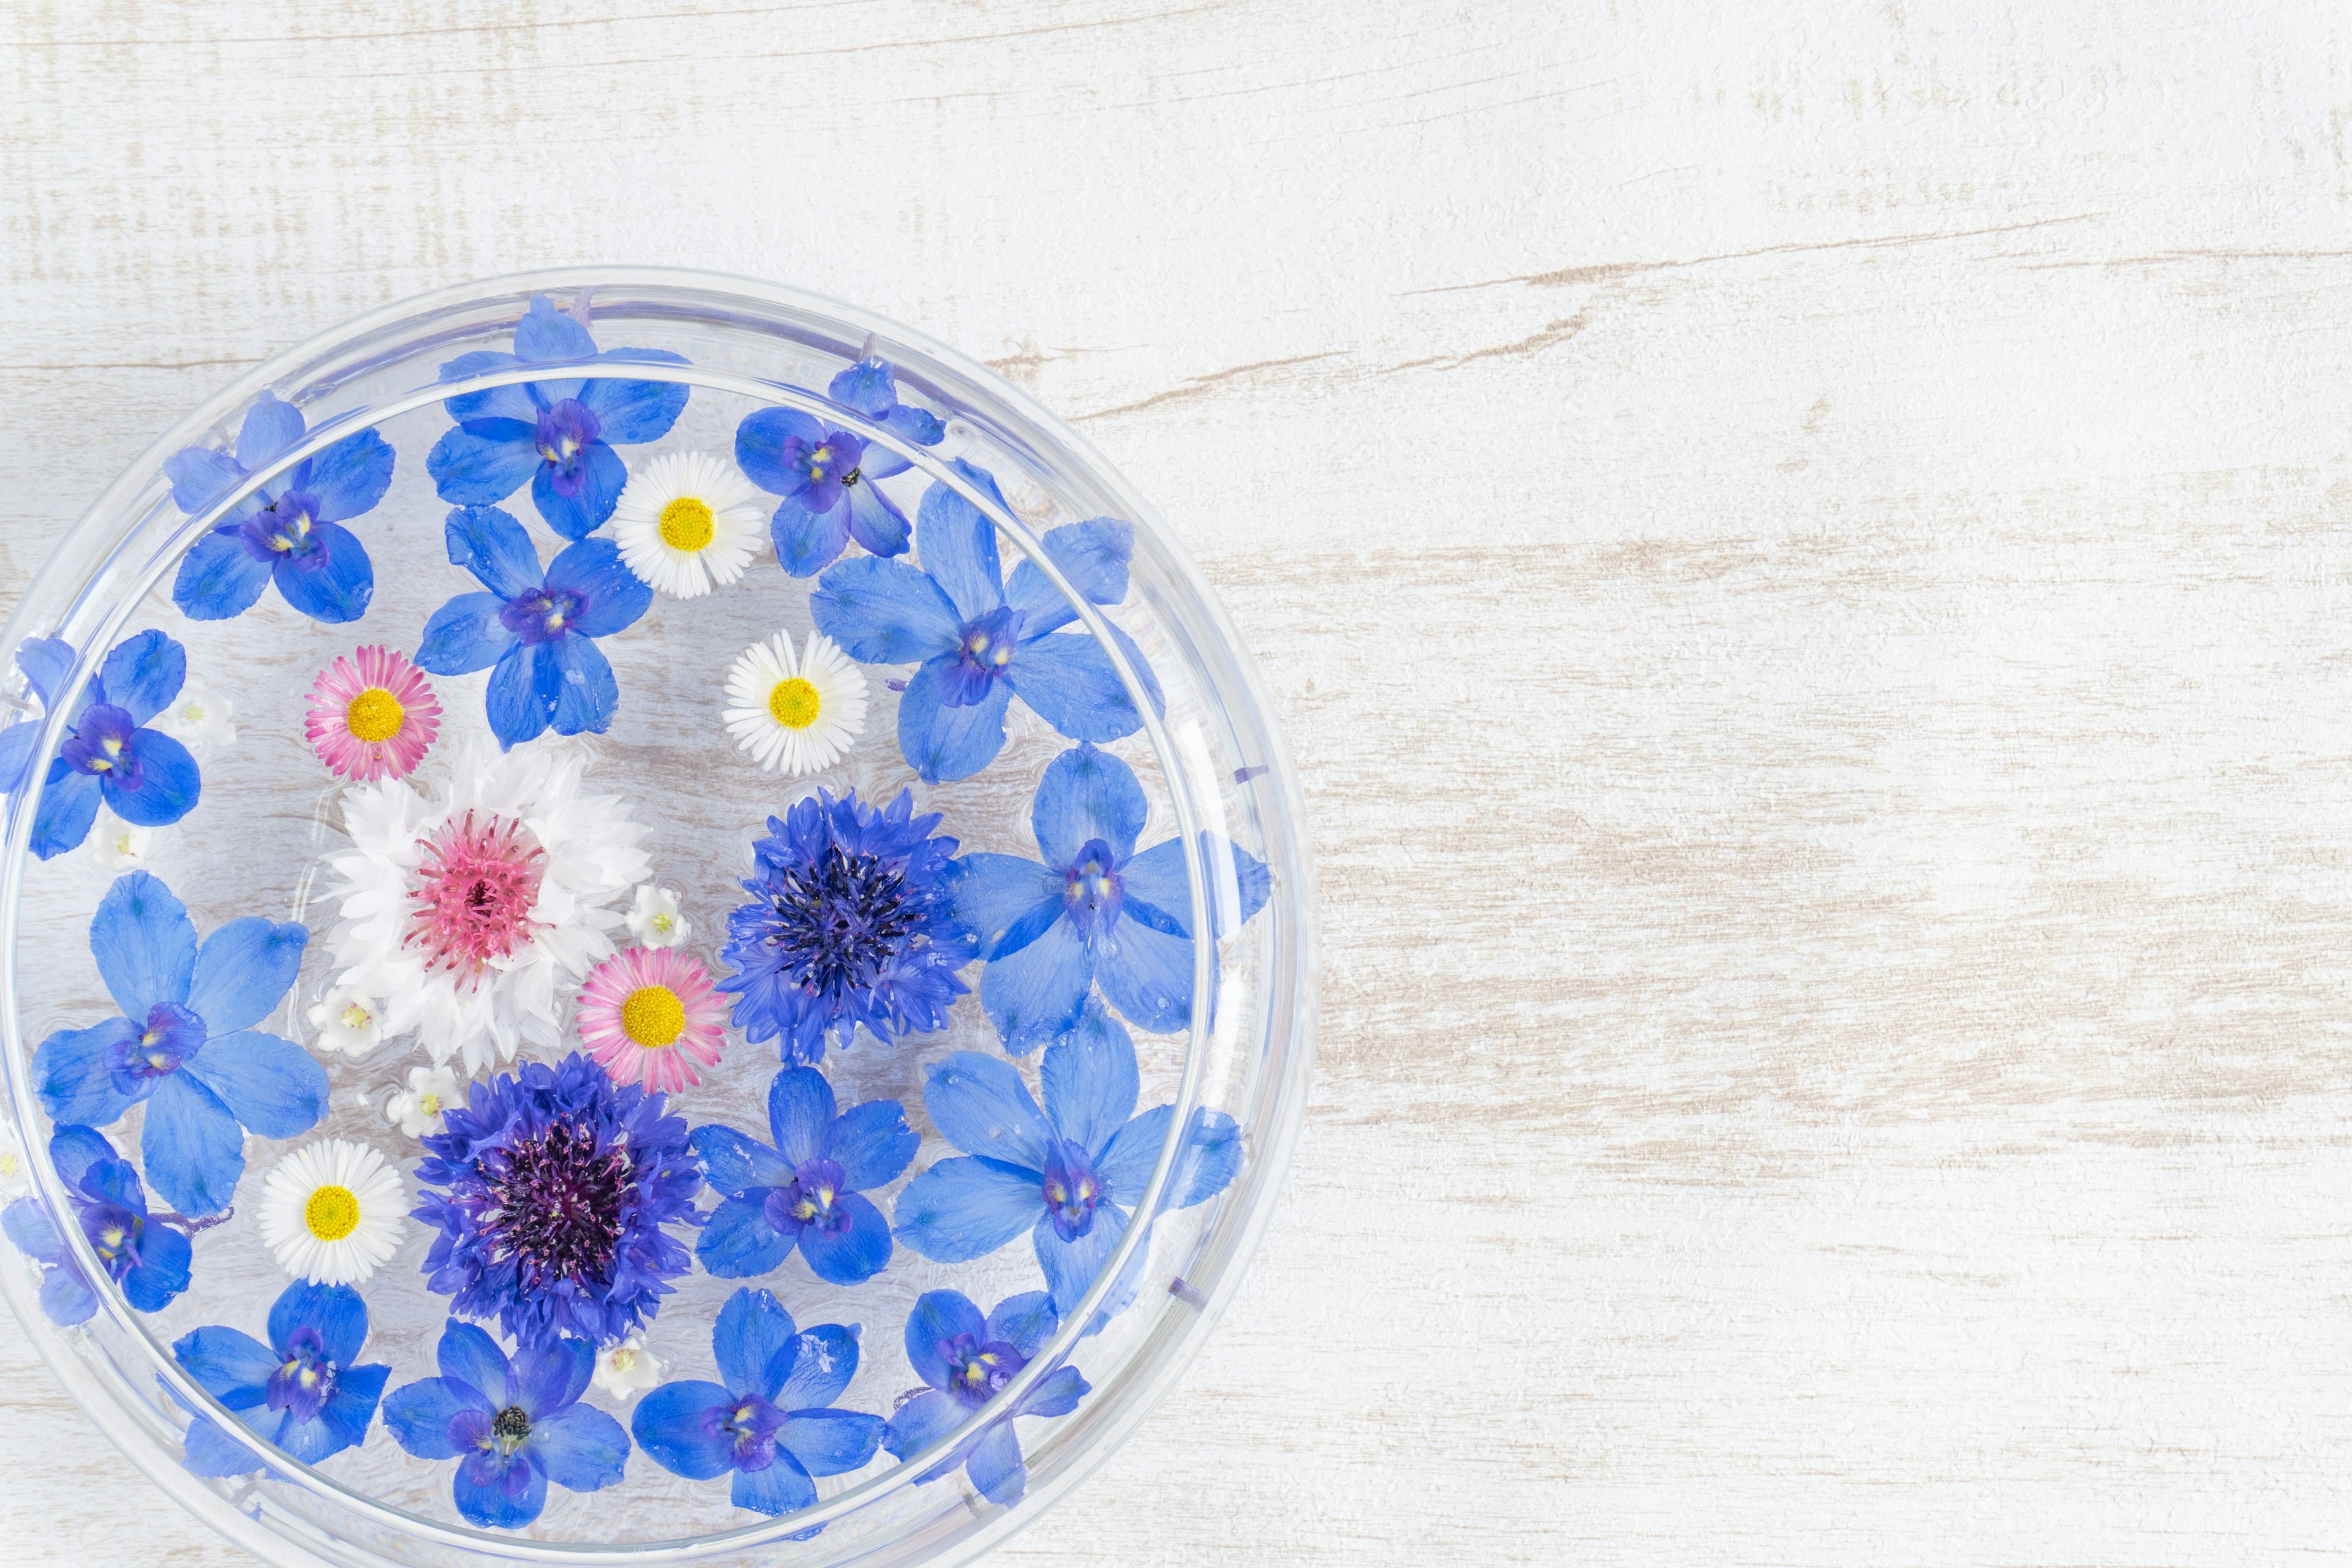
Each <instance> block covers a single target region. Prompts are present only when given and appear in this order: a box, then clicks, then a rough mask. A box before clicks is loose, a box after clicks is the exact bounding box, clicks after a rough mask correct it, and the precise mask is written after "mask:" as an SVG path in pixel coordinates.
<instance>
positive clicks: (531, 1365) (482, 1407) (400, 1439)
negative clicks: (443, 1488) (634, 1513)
mask: <svg viewBox="0 0 2352 1568" xmlns="http://www.w3.org/2000/svg"><path fill="white" fill-rule="evenodd" d="M438 1363H439V1365H440V1368H441V1375H440V1376H438V1377H428V1378H425V1379H424V1380H423V1381H422V1382H419V1383H412V1384H407V1385H406V1386H405V1387H403V1388H397V1389H394V1391H393V1394H392V1397H391V1398H389V1399H387V1400H385V1401H384V1402H383V1424H384V1426H385V1428H386V1429H387V1430H389V1431H390V1432H391V1433H392V1436H393V1441H394V1442H396V1443H398V1444H399V1445H400V1446H401V1447H403V1448H405V1449H407V1450H408V1452H409V1453H411V1454H413V1455H415V1457H416V1458H420V1459H456V1460H457V1461H458V1463H457V1475H456V1477H455V1478H454V1479H452V1480H451V1482H450V1493H451V1496H452V1497H453V1498H454V1499H455V1500H456V1502H457V1514H458V1517H459V1518H461V1519H463V1520H464V1521H466V1522H467V1524H472V1525H478V1526H479V1527H481V1528H482V1529H485V1530H520V1529H521V1528H522V1527H523V1526H524V1525H527V1524H529V1523H530V1521H533V1520H535V1519H537V1518H538V1517H539V1515H540V1510H542V1509H544V1508H546V1506H547V1483H548V1482H550V1481H553V1482H554V1483H555V1484H556V1485H557V1486H559V1487H562V1488H564V1489H566V1490H569V1491H575V1492H593V1491H602V1490H603V1489H604V1488H606V1487H609V1486H611V1485H612V1484H613V1483H614V1481H617V1480H619V1479H621V1471H622V1469H623V1468H624V1467H625V1465H626V1464H627V1463H628V1458H629V1435H628V1434H627V1433H626V1432H624V1431H623V1430H622V1429H621V1424H620V1423H619V1422H618V1421H615V1420H614V1419H613V1418H612V1417H611V1416H610V1415H605V1414H604V1412H603V1411H601V1410H598V1409H596V1408H595V1407H594V1406H593V1405H583V1404H581V1403H580V1396H581V1395H582V1394H585V1393H586V1392H587V1391H588V1380H589V1379H590V1378H591V1377H593V1375H595V1371H596V1353H595V1352H593V1351H592V1350H590V1349H589V1348H588V1347H587V1346H586V1345H585V1344H583V1343H582V1342H580V1341H578V1340H551V1341H550V1342H547V1343H546V1344H544V1345H541V1346H540V1347H539V1348H538V1349H536V1350H533V1349H530V1348H529V1347H522V1348H519V1349H517V1350H516V1352H515V1354H514V1359H513V1360H511V1361H509V1360H508V1359H507V1356H506V1353H505V1352H502V1351H500V1350H499V1346H498V1342H497V1341H495V1340H493V1339H491V1338H490V1336H489V1335H488V1334H486V1333H484V1332H483V1331H481V1330H479V1329H478V1328H476V1327H475V1326H474V1325H473V1324H471V1323H461V1322H458V1321H457V1320H455V1319H452V1320H450V1321H449V1323H448V1325H447V1326H446V1328H444V1329H443V1330H442V1331H441V1344H440V1347H439V1351H438Z"/></svg>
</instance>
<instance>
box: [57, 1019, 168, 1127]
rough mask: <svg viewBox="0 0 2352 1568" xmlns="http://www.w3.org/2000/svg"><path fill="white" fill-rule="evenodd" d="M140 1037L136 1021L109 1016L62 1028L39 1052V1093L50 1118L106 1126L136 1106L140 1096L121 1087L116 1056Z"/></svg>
mask: <svg viewBox="0 0 2352 1568" xmlns="http://www.w3.org/2000/svg"><path fill="white" fill-rule="evenodd" d="M141 1016H142V1017H143V1016H145V1015H144V1014H143V1013H142V1015H141ZM138 1036H139V1026H138V1025H136V1024H134V1023H132V1022H131V1020H130V1019H128V1018H109V1019H108V1020H107V1021H106V1022H105V1023H103V1024H96V1025H92V1026H90V1027H89V1028H87V1029H59V1030H58V1032H57V1033H55V1034H53V1035H51V1036H50V1037H48V1038H47V1039H46V1040H43V1041H42V1042H41V1046H40V1048H39V1049H38V1050H37V1051H35V1052H34V1053H33V1092H34V1093H36V1094H37V1095H39V1096H40V1097H41V1109H42V1110H46V1111H47V1112H48V1113H49V1119H50V1120H51V1121H57V1122H60V1123H78V1124H79V1125H81V1126H85V1127H104V1126H107V1125H109V1124H110V1123H111V1122H113V1121H115V1120H117V1119H118V1118H120V1117H121V1114H122V1113H123V1112H124V1111H126V1110H130V1109H131V1106H132V1105H133V1104H134V1103H135V1102H136V1100H137V1099H138V1097H137V1096H135V1095H131V1094H126V1093H124V1092H123V1091H122V1090H121V1089H118V1088H116V1087H115V1082H114V1074H113V1071H112V1070H111V1069H112V1061H111V1058H112V1056H113V1053H114V1051H115V1049H116V1047H120V1046H122V1045H125V1044H127V1043H128V1042H130V1041H131V1040H133V1039H136V1038H137V1037H138Z"/></svg>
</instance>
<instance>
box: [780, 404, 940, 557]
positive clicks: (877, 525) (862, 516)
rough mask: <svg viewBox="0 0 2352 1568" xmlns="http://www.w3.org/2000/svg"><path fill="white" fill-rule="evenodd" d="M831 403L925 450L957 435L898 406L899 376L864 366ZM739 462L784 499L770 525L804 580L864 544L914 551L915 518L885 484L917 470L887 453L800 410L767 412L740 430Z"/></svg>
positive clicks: (884, 551)
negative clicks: (911, 524)
mask: <svg viewBox="0 0 2352 1568" xmlns="http://www.w3.org/2000/svg"><path fill="white" fill-rule="evenodd" d="M827 395H829V396H830V397H832V399H833V400H834V401H835V403H838V404H840V405H842V406H843V407H845V408H849V409H853V410H855V411H856V412H857V413H859V414H863V415H864V416H866V417H867V418H868V419H871V420H872V421H874V422H875V423H876V424H877V425H882V426H887V427H888V428H890V429H891V430H894V431H896V432H897V433H898V434H899V435H900V436H903V437H906V438H907V439H908V440H909V441H912V442H914V443H915V444H917V445H918V446H922V447H936V446H938V445H939V444H940V438H941V437H944V436H945V435H946V434H947V427H946V426H943V425H941V424H940V421H939V416H937V415H934V414H929V413H926V412H925V411H923V410H922V409H920V408H909V407H908V406H907V405H904V404H902V403H900V402H899V401H898V382H897V381H896V380H895V379H894V378H893V377H892V375H891V374H890V367H889V366H888V365H887V364H885V363H882V361H880V360H878V359H875V358H871V357H869V358H866V359H864V360H860V361H859V362H858V363H856V364H854V365H851V366H850V367H849V368H848V369H847V370H845V371H843V372H842V373H841V374H839V375H836V376H835V377H834V378H833V385H832V386H831V387H829V388H828V389H827ZM735 462H736V465H737V467H739V468H741V469H742V470H743V472H744V474H745V475H746V476H747V477H748V478H749V479H751V482H752V483H753V484H755V485H758V486H759V487H760V488H761V489H763V490H767V491H769V492H770V493H771V494H774V495H780V496H782V497H783V498H784V499H783V502H782V505H780V506H778V507H777V508H776V515H775V516H774V517H773V518H772V519H771V520H770V521H769V524H768V531H769V533H770V534H771V536H772V537H773V538H774V540H775V542H776V559H777V561H778V562H780V563H782V566H783V568H784V570H785V571H786V572H789V573H791V574H793V576H795V577H814V576H815V575H816V574H818V573H819V572H822V571H824V569H825V567H827V566H829V565H831V564H832V563H833V560H834V558H835V556H837V555H839V554H840V553H841V552H842V549H843V547H844V546H845V545H847V544H848V542H850V541H851V540H852V539H855V540H856V541H857V542H858V543H860V544H862V545H864V546H865V547H866V549H867V550H868V551H869V552H872V553H874V554H876V555H896V554H898V553H899V552H901V551H903V550H905V549H906V548H907V514H906V513H904V512H902V511H900V510H898V503H897V502H895V501H893V500H891V499H890V498H889V497H888V496H886V495H884V494H883V493H882V490H881V488H880V487H879V486H877V485H876V484H875V483H874V481H875V480H876V479H888V478H890V477H891V476H892V475H893V474H903V473H905V472H906V471H907V468H908V463H907V459H906V458H903V457H901V456H899V455H898V453H897V452H894V451H892V450H891V449H890V448H889V447H882V446H875V447H868V446H867V445H866V442H865V441H864V440H863V439H861V438H860V437H856V436H853V435H851V434H850V433H849V432H848V431H846V430H836V429H835V428H833V427H832V426H828V425H825V424H823V423H821V422H819V421H818V420H816V419H814V418H812V417H810V416H808V415H805V414H803V413H801V412H800V411H799V410H797V409H792V408H762V409H761V410H760V411H759V412H757V413H755V414H750V415H746V416H744V419H743V422H742V423H741V424H740V425H738V426H736V427H735Z"/></svg>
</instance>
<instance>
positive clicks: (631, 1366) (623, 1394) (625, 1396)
mask: <svg viewBox="0 0 2352 1568" xmlns="http://www.w3.org/2000/svg"><path fill="white" fill-rule="evenodd" d="M661 1375H662V1363H660V1361H659V1360H657V1359H656V1357H655V1355H654V1353H653V1352H651V1351H649V1350H647V1349H646V1336H645V1335H643V1334H640V1333H632V1334H631V1335H629V1337H628V1338H627V1339H625V1340H623V1341H622V1342H620V1343H619V1344H616V1345H607V1346H605V1347H604V1349H603V1350H601V1351H598V1352H596V1376H595V1383H596V1391H597V1392H598V1393H600V1394H605V1395H607V1396H609V1397H611V1398H614V1399H617V1400H620V1401H621V1402H622V1403H623V1404H626V1403H627V1402H628V1401H630V1400H632V1399H635V1397H636V1396H637V1395H638V1394H643V1393H644V1392H645V1391H646V1389H648V1388H651V1387H652V1386H653V1385H654V1384H656V1383H659V1382H660V1381H661Z"/></svg>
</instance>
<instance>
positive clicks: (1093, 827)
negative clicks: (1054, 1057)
mask: <svg viewBox="0 0 2352 1568" xmlns="http://www.w3.org/2000/svg"><path fill="white" fill-rule="evenodd" d="M1149 811H1150V807H1149V805H1147V804H1146V802H1145V800H1144V795H1143V785H1142V784H1139V783H1138V782H1137V780H1136V776H1135V770H1134V769H1133V768H1130V767H1129V766H1128V765H1127V764H1126V763H1123V762H1121V761H1119V759H1118V758H1117V757H1115V756H1112V755H1111V754H1110V753H1109V752H1100V751H1097V750H1096V749H1095V748H1094V747H1092V746H1075V747H1073V748H1071V749H1070V750H1069V751H1066V752H1063V753H1062V754H1061V755H1060V756H1058V757H1055V759H1054V760H1053V762H1052V763H1049V764H1048V765H1047V766H1046V769H1045V776H1044V777H1043V778H1041V779H1039V780H1038V782H1037V795H1036V798H1035V799H1034V801H1033V802H1032V803H1031V805H1030V812H1029V825H1030V827H1031V828H1032V830H1033V831H1034V832H1035V834H1036V836H1037V847H1038V848H1039V849H1041V850H1043V851H1044V852H1045V859H1044V861H1043V862H1042V863H1040V862H1038V861H1035V860H1028V859H1024V858H1022V857H1020V856H1018V855H967V856H965V857H964V858H962V859H961V860H958V861H957V862H956V863H955V865H954V866H953V867H952V868H950V871H949V873H948V886H949V889H950V896H951V898H952V900H953V901H954V904H955V909H956V914H957V916H958V918H959V919H961V921H963V922H964V924H965V925H966V926H968V927H970V928H971V930H972V931H976V932H978V933H979V934H980V937H981V943H982V945H981V956H982V958H984V959H986V960H988V967H987V969H986V970H985V971H983V972H982V975H981V982H980V1000H981V1005H982V1006H983V1007H985V1008H986V1009H987V1010H988V1016H989V1018H990V1020H991V1021H992V1022H993V1023H994V1024H995V1025H996V1028H997V1032H998V1033H999V1034H1000V1035H1002V1036H1003V1038H1004V1048H1005V1049H1006V1050H1008V1051H1010V1052H1012V1053H1013V1055H1015V1056H1021V1055H1024V1054H1026V1053H1027V1052H1029V1051H1030V1050H1033V1049H1034V1048H1035V1047H1037V1046H1038V1045H1040V1044H1042V1043H1043V1042H1045V1041H1046V1040H1049V1039H1052V1038H1053V1037H1055V1036H1056V1035H1058V1034H1060V1033H1061V1032H1062V1031H1063V1030H1065V1029H1067V1028H1069V1027H1070V1026H1071V1025H1072V1024H1073V1023H1074V1022H1075V1021H1076V1018H1077V1016H1078V1011H1079V1009H1080V1008H1081V1007H1082V1006H1083V1005H1085V1003H1086V999H1087V992H1088V989H1089V988H1090V987H1091V986H1093V985H1096V984H1100V985H1101V986H1102V991H1103V994H1104V995H1105V996H1107V997H1108V998H1109V1000H1110V1005H1112V1006H1113V1007H1115V1008H1117V1009H1118V1012H1119V1013H1120V1014H1122V1015H1123V1016H1126V1017H1127V1019H1128V1020H1129V1022H1131V1023H1133V1024H1134V1025H1135V1026H1137V1027H1139V1028H1142V1029H1148V1030H1150V1032H1151V1033H1153V1034H1155V1035H1170V1034H1174V1033H1176V1032H1178V1031H1179V1030H1181V1029H1183V1028H1185V1027H1187V1026H1190V1024H1191V1023H1192V884H1191V883H1190V881H1189V880H1188V879H1186V877H1185V874H1184V846H1183V843H1182V841H1181V840H1180V839H1174V838H1171V839H1169V840H1168V841H1167V842H1165V843H1162V844H1155V845H1153V846H1152V847H1150V848H1149V849H1147V850H1145V851H1144V852H1143V853H1142V854H1140V855H1139V854H1137V853H1136V852H1135V840H1136V838H1137V837H1138V836H1139V834H1141V833H1142V831H1143V823H1144V818H1145V816H1147V815H1148V814H1149ZM1220 847H1222V850H1223V852H1222V853H1220ZM1201 849H1202V858H1203V859H1204V860H1205V861H1206V862H1207V864H1208V866H1209V868H1210V869H1211V872H1212V874H1215V873H1216V872H1217V871H1219V870H1220V869H1222V866H1221V864H1220V863H1221V862H1223V863H1225V864H1230V865H1231V866H1232V868H1233V881H1232V882H1231V883H1230V884H1229V885H1227V886H1226V887H1225V888H1224V889H1222V890H1220V889H1216V888H1214V887H1212V889H1211V903H1212V908H1217V907H1220V906H1224V907H1226V915H1225V918H1226V919H1228V920H1231V921H1234V923H1235V924H1238V923H1240V922H1241V921H1247V920H1248V919H1250V918H1251V917H1252V916H1254V915H1255V914H1256V913H1257V911H1258V910H1260V909H1262V908H1264V907H1265V897H1266V889H1267V878H1266V872H1265V865H1264V863H1263V862H1261V861H1259V860H1258V859H1257V858H1255V856H1253V855H1251V854H1250V853H1249V852H1248V851H1247V850H1245V849H1244V848H1242V847H1240V846H1239V845H1236V844H1232V843H1228V842H1226V841H1225V840H1223V839H1221V838H1215V837H1211V836H1210V835H1208V834H1206V833H1204V834H1202V836H1201ZM1214 962H1215V954H1214V952H1212V953H1211V964H1212V971H1211V972H1212V973H1214Z"/></svg>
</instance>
